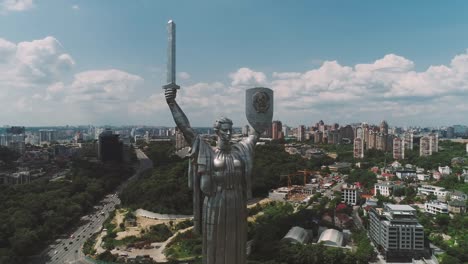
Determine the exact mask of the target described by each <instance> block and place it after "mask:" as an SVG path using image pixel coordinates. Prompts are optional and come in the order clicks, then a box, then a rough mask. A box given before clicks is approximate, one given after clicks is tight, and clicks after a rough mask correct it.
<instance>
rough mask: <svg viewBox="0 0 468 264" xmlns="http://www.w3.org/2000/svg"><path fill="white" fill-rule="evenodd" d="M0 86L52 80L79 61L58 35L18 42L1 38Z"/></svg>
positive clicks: (23, 84)
mask: <svg viewBox="0 0 468 264" xmlns="http://www.w3.org/2000/svg"><path fill="white" fill-rule="evenodd" d="M0 57H1V59H0V86H5V87H9V86H15V87H30V86H35V85H38V84H51V83H53V82H55V81H57V80H58V79H60V78H62V77H63V75H64V74H66V73H67V72H69V71H70V70H71V69H72V68H73V66H74V65H75V61H74V60H73V58H72V57H71V56H70V55H69V54H67V53H65V52H64V49H63V47H62V45H61V44H60V43H59V42H58V41H57V39H55V38H54V37H51V36H49V37H46V38H44V39H39V40H33V41H30V42H28V41H25V42H20V43H18V44H14V43H12V42H9V41H7V40H4V39H0Z"/></svg>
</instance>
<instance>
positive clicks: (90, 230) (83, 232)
mask: <svg viewBox="0 0 468 264" xmlns="http://www.w3.org/2000/svg"><path fill="white" fill-rule="evenodd" d="M135 151H136V154H137V158H138V160H139V167H138V168H136V172H135V174H134V175H133V176H132V177H130V178H129V179H128V180H127V181H126V182H124V183H122V184H121V185H120V186H119V187H118V188H117V192H116V193H114V194H109V195H107V196H106V197H104V199H102V200H101V201H100V202H99V203H98V204H96V205H95V206H94V211H93V212H92V213H91V214H89V215H85V216H83V217H82V218H81V221H80V225H79V226H78V227H77V228H76V229H75V230H74V231H73V232H72V233H71V234H66V235H64V237H66V238H63V239H57V240H56V241H55V242H54V243H53V244H51V245H49V247H48V249H47V250H46V251H45V253H44V255H45V256H44V259H45V261H44V262H45V263H88V262H87V261H86V260H85V259H84V255H83V253H82V251H81V249H82V247H83V245H84V243H85V241H86V239H88V238H89V237H90V236H92V235H93V234H94V233H97V232H99V231H100V230H101V228H102V223H103V222H104V221H105V219H106V218H107V217H108V216H109V213H110V212H112V211H114V209H115V205H117V204H120V199H119V197H118V193H119V192H120V191H121V190H122V189H123V188H124V187H125V186H126V185H127V184H128V182H130V181H132V180H135V179H136V178H138V177H139V176H140V175H141V173H142V172H144V171H146V170H148V169H151V168H152V167H153V163H152V162H151V160H150V159H148V157H147V156H146V155H145V154H144V153H143V152H142V151H141V150H139V149H136V150H135Z"/></svg>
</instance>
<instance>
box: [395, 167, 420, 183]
mask: <svg viewBox="0 0 468 264" xmlns="http://www.w3.org/2000/svg"><path fill="white" fill-rule="evenodd" d="M395 175H396V176H397V177H398V179H401V180H404V179H408V178H413V179H414V178H416V170H412V169H404V170H397V171H396V172H395Z"/></svg>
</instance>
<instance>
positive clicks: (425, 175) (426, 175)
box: [416, 173, 431, 181]
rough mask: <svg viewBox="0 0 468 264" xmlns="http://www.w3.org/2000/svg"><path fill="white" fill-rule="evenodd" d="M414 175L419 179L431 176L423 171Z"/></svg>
mask: <svg viewBox="0 0 468 264" xmlns="http://www.w3.org/2000/svg"><path fill="white" fill-rule="evenodd" d="M416 177H417V178H418V180H419V181H428V180H429V179H430V178H431V176H429V175H428V174H424V173H418V174H416Z"/></svg>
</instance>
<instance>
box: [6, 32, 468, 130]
mask: <svg viewBox="0 0 468 264" xmlns="http://www.w3.org/2000/svg"><path fill="white" fill-rule="evenodd" d="M74 66H75V60H74V58H73V57H72V55H71V54H68V53H67V52H66V51H65V48H64V47H63V46H62V45H61V44H60V42H59V41H58V40H57V39H55V38H54V37H52V36H49V37H46V38H44V39H39V40H33V41H25V42H20V43H13V42H11V41H9V40H6V39H1V38H0V103H1V104H2V106H3V107H4V109H5V111H3V112H0V119H1V120H5V121H4V122H12V121H8V120H24V121H21V122H24V123H25V125H28V122H36V123H35V124H36V125H40V124H50V122H51V120H53V122H56V123H57V124H63V123H69V124H73V123H75V124H76V123H81V124H84V123H98V124H102V123H117V124H118V123H135V122H141V123H151V124H160V125H172V124H173V120H172V117H171V115H170V112H169V110H168V108H167V105H166V102H165V99H164V91H163V90H162V89H160V88H156V89H155V88H154V87H155V86H154V83H153V80H151V82H150V81H147V82H148V83H145V81H144V80H143V78H142V77H141V76H143V75H141V76H140V74H139V73H128V72H126V71H124V70H119V69H104V70H102V69H101V70H93V69H90V70H87V71H83V72H74ZM143 71H144V72H143V73H142V74H146V75H149V74H150V71H149V69H147V67H144V68H143ZM158 72H162V71H158ZM151 74H152V75H153V76H154V73H151ZM267 76H269V77H270V79H268V78H267ZM178 78H180V79H184V80H185V82H186V85H184V86H183V87H182V88H181V89H180V90H178V95H177V101H178V103H179V104H180V105H181V107H182V108H183V109H184V111H186V113H187V116H188V117H189V118H190V120H191V122H192V125H194V126H200V125H203V126H206V125H210V124H211V123H212V122H213V121H214V120H215V119H216V118H217V117H219V116H221V115H225V116H228V117H231V118H232V119H233V121H234V123H235V124H236V125H239V126H240V125H243V124H246V123H247V121H246V119H245V112H244V111H245V102H244V100H245V90H246V89H248V88H251V87H255V86H265V87H270V88H271V89H273V90H274V92H275V95H274V97H275V102H274V103H275V106H274V108H275V114H274V118H275V119H279V120H282V121H283V123H286V124H289V125H298V124H310V123H314V122H316V121H317V120H320V119H324V120H325V121H327V122H339V123H349V122H356V121H367V122H369V123H372V122H378V121H379V120H382V119H386V120H388V121H389V123H390V124H391V125H392V124H415V125H418V124H434V125H436V124H438V122H444V123H443V124H450V123H452V124H453V123H466V122H467V119H466V115H465V114H464V113H466V109H467V106H466V102H467V100H468V52H465V53H462V54H459V55H457V56H454V58H453V59H452V60H451V62H450V63H449V64H447V65H433V66H430V67H428V68H427V69H425V70H416V68H415V62H413V61H411V60H409V59H408V58H404V57H402V56H398V55H395V54H388V55H384V56H382V58H378V59H376V60H375V61H371V62H368V63H360V64H356V65H342V64H340V63H339V62H338V61H323V62H322V63H321V65H319V66H317V67H313V68H311V69H304V70H303V71H300V72H292V71H285V72H279V71H271V72H260V71H256V70H255V69H251V68H247V67H243V68H239V69H237V70H234V71H233V72H232V73H230V74H229V75H227V76H226V78H225V79H224V80H206V81H204V82H198V83H193V82H192V83H191V82H190V81H191V76H190V74H188V73H186V72H180V73H179V74H178ZM155 79H161V80H164V78H155ZM135 120H137V121H135ZM447 122H448V123H447Z"/></svg>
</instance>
